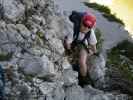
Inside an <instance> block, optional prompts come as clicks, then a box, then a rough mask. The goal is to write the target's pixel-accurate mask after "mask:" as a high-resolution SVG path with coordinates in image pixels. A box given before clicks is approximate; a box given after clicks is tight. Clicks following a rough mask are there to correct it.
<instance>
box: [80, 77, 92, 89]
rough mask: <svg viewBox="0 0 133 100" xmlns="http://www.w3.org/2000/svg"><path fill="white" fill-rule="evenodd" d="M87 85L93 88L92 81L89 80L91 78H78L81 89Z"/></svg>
mask: <svg viewBox="0 0 133 100" xmlns="http://www.w3.org/2000/svg"><path fill="white" fill-rule="evenodd" d="M88 84H90V85H92V86H94V84H93V81H92V80H91V78H90V77H88V76H87V77H81V76H80V77H79V85H80V86H81V87H84V86H85V85H88Z"/></svg>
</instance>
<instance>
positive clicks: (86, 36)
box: [82, 30, 91, 45]
mask: <svg viewBox="0 0 133 100" xmlns="http://www.w3.org/2000/svg"><path fill="white" fill-rule="evenodd" d="M90 34H91V30H90V31H89V32H87V34H86V35H85V37H84V38H83V40H82V42H83V43H84V41H85V40H86V39H87V42H88V45H89V38H90Z"/></svg>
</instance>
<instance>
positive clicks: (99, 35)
mask: <svg viewBox="0 0 133 100" xmlns="http://www.w3.org/2000/svg"><path fill="white" fill-rule="evenodd" d="M95 34H96V38H97V49H98V51H100V50H101V48H102V44H103V38H102V32H101V31H100V29H98V28H96V30H95Z"/></svg>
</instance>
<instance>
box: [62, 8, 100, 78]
mask: <svg viewBox="0 0 133 100" xmlns="http://www.w3.org/2000/svg"><path fill="white" fill-rule="evenodd" d="M69 19H70V21H71V22H72V23H73V32H74V33H73V36H72V35H71V34H69V35H67V36H65V39H64V47H65V49H66V50H72V49H73V48H75V47H76V49H77V51H78V56H79V57H78V63H79V66H80V67H79V73H80V76H81V78H82V79H85V77H86V76H87V63H86V62H87V57H90V56H92V55H93V54H96V52H97V50H96V44H97V39H96V36H95V32H94V26H95V25H96V17H95V16H94V15H92V14H89V13H88V12H77V11H72V14H71V15H70V16H69ZM89 68H90V66H89Z"/></svg>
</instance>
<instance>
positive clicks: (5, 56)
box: [0, 53, 13, 61]
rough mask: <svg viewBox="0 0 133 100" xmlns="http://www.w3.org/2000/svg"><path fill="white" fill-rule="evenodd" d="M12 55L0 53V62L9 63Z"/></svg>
mask: <svg viewBox="0 0 133 100" xmlns="http://www.w3.org/2000/svg"><path fill="white" fill-rule="evenodd" d="M12 55H13V53H7V54H5V53H0V61H9V60H10V59H11V58H12Z"/></svg>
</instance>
